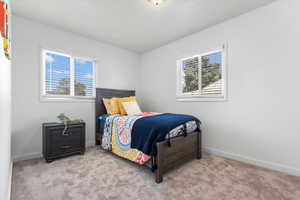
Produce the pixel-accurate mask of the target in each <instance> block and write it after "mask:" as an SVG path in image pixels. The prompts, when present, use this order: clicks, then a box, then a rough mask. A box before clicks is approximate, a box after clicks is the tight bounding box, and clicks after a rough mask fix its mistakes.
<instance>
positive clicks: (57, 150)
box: [43, 123, 85, 162]
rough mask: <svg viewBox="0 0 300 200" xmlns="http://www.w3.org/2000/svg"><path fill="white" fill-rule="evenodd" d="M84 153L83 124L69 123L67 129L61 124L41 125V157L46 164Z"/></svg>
mask: <svg viewBox="0 0 300 200" xmlns="http://www.w3.org/2000/svg"><path fill="white" fill-rule="evenodd" d="M84 152H85V123H71V124H68V126H67V129H65V125H64V124H61V123H44V124H43V155H44V158H45V160H46V161H47V162H52V161H53V160H55V159H58V158H63V157H67V156H71V155H74V154H84Z"/></svg>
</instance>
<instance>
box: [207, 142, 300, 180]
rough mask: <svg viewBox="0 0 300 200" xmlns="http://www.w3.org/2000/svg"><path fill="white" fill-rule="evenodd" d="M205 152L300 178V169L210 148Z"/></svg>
mask: <svg viewBox="0 0 300 200" xmlns="http://www.w3.org/2000/svg"><path fill="white" fill-rule="evenodd" d="M203 150H204V151H205V152H207V153H210V154H214V155H217V156H222V157H226V158H230V159H233V160H238V161H241V162H245V163H249V164H252V165H256V166H259V167H263V168H268V169H272V170H276V171H280V172H284V173H287V174H290V175H294V176H300V169H297V168H293V167H289V166H286V165H282V164H278V163H273V162H268V161H263V160H257V159H253V158H249V157H246V156H243V155H239V154H235V153H229V152H225V151H222V150H219V149H214V148H210V147H204V148H203Z"/></svg>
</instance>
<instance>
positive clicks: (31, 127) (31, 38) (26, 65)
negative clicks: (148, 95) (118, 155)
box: [12, 16, 139, 160]
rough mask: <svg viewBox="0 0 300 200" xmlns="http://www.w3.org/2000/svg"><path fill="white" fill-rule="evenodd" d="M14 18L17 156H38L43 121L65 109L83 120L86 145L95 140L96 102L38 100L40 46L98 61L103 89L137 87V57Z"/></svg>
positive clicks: (14, 141)
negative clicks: (85, 131)
mask: <svg viewBox="0 0 300 200" xmlns="http://www.w3.org/2000/svg"><path fill="white" fill-rule="evenodd" d="M12 20H13V30H14V31H13V38H14V41H13V46H14V48H13V53H14V58H13V60H12V66H13V71H12V88H13V90H12V95H13V96H12V97H13V109H12V114H13V126H12V127H13V128H12V153H13V157H14V158H15V159H17V160H19V159H26V158H31V157H37V156H40V155H41V152H42V131H41V126H42V123H43V122H49V121H56V116H57V115H58V114H59V113H61V112H64V113H65V114H66V115H68V116H71V117H72V118H80V119H83V120H85V122H86V124H87V126H86V127H87V129H86V130H87V137H86V141H87V145H91V144H94V122H95V118H94V112H95V111H94V103H91V102H73V103H70V102H68V103H65V102H41V101H40V93H39V91H40V68H41V66H40V50H41V48H46V49H49V50H57V51H61V52H64V53H69V54H73V55H76V56H82V57H89V58H94V59H97V60H98V63H97V74H96V76H97V84H96V85H97V86H98V87H104V88H119V89H135V86H136V85H137V82H136V77H137V70H136V69H137V67H138V65H139V55H138V54H136V53H132V52H130V51H127V50H123V49H120V48H117V47H113V46H111V45H108V44H104V43H100V42H97V41H94V40H89V39H86V38H84V37H82V36H79V35H76V34H72V33H69V32H64V31H61V30H58V29H55V28H53V27H50V26H46V25H42V24H38V23H35V22H32V21H29V20H27V19H24V18H21V17H17V16H13V18H12Z"/></svg>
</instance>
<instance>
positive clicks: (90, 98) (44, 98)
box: [40, 49, 96, 102]
mask: <svg viewBox="0 0 300 200" xmlns="http://www.w3.org/2000/svg"><path fill="white" fill-rule="evenodd" d="M47 53H52V54H56V55H60V56H65V57H69V58H70V95H53V94H47V93H46V82H45V81H46V59H45V56H46V54H47ZM75 59H80V60H85V61H90V62H92V63H93V83H92V87H93V95H92V96H75ZM40 80H41V84H40V87H41V89H40V100H41V101H71V102H72V101H94V100H95V98H96V60H95V59H91V58H86V57H80V56H72V55H70V54H66V53H61V52H60V51H54V50H48V49H42V50H41V79H40Z"/></svg>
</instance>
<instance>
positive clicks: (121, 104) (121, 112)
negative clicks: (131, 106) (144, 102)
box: [118, 96, 136, 115]
mask: <svg viewBox="0 0 300 200" xmlns="http://www.w3.org/2000/svg"><path fill="white" fill-rule="evenodd" d="M133 101H136V98H135V97H134V96H132V97H124V98H119V99H118V106H119V111H120V114H121V115H126V114H127V112H126V110H125V108H124V106H123V103H124V102H133Z"/></svg>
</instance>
